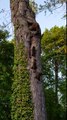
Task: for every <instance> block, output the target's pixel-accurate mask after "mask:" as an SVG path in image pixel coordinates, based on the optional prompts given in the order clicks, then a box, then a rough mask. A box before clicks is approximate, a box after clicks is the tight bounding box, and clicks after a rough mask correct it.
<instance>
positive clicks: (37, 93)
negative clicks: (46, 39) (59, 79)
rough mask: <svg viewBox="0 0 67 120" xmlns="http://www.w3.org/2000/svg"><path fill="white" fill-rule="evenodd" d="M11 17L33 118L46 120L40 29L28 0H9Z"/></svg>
mask: <svg viewBox="0 0 67 120" xmlns="http://www.w3.org/2000/svg"><path fill="white" fill-rule="evenodd" d="M10 8H11V17H12V22H13V25H14V30H15V38H16V45H18V43H19V41H23V42H24V45H25V54H26V55H27V60H28V66H27V69H28V71H29V74H30V86H31V92H32V101H33V104H34V120H46V111H45V99H44V93H43V86H42V81H41V62H40V54H41V44H40V38H41V31H40V27H39V24H38V23H37V22H36V20H35V14H34V12H33V11H32V9H31V8H30V6H29V0H10Z"/></svg>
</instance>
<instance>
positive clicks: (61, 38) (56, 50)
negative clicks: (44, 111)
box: [42, 26, 66, 120]
mask: <svg viewBox="0 0 67 120" xmlns="http://www.w3.org/2000/svg"><path fill="white" fill-rule="evenodd" d="M65 31H66V29H65V27H61V28H59V27H57V26H54V27H53V28H51V29H50V30H48V29H46V30H45V32H44V34H43V36H42V51H43V52H42V64H43V80H44V83H45V89H46V90H47V89H48V91H47V94H48V93H49V90H50V93H51V94H54V95H53V97H54V98H53V101H54V108H56V110H55V109H53V111H54V110H55V112H54V114H53V115H54V116H51V118H50V117H49V119H51V120H52V119H56V120H57V119H62V116H63V115H62V116H61V114H62V113H59V112H60V111H59V110H60V109H61V107H60V106H59V104H60V102H59V94H58V93H60V94H62V92H61V88H62V87H61V86H62V84H64V85H65V84H66V82H65V77H66V76H65V61H66V60H65V58H66V50H65V49H66V46H65V38H66V37H65V34H66V32H65ZM44 63H46V64H44ZM45 70H46V71H45ZM62 91H64V92H65V89H64V88H63V90H62ZM52 92H53V93H52ZM50 93H49V94H50ZM65 94H66V93H64V96H65ZM46 96H47V95H46ZM62 96H63V95H62ZM51 97H52V96H51ZM64 99H65V97H64ZM60 101H61V100H60ZM46 102H47V101H46ZM63 106H65V103H64V105H63ZM51 109H52V108H51ZM48 112H49V110H48ZM49 116H50V113H49Z"/></svg>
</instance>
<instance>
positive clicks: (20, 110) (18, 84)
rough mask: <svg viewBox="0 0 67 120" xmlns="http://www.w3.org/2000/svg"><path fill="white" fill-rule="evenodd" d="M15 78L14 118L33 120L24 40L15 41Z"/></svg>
mask: <svg viewBox="0 0 67 120" xmlns="http://www.w3.org/2000/svg"><path fill="white" fill-rule="evenodd" d="M14 52H15V53H14V55H15V56H14V79H13V85H12V96H11V106H12V109H11V117H12V120H32V119H33V113H32V112H33V106H32V102H31V92H30V81H29V73H28V71H27V69H26V68H27V58H26V55H25V53H24V45H23V42H19V43H18V45H16V43H15V49H14Z"/></svg>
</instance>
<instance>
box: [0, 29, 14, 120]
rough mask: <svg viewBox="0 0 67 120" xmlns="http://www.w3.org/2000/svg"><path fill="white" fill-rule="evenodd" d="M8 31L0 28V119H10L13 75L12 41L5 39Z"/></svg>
mask: <svg viewBox="0 0 67 120" xmlns="http://www.w3.org/2000/svg"><path fill="white" fill-rule="evenodd" d="M8 36H9V33H8V31H3V30H1V29H0V120H11V115H10V108H11V107H10V96H11V85H12V77H13V72H12V68H13V48H14V47H13V43H11V42H8V41H7V40H6V39H7V37H8Z"/></svg>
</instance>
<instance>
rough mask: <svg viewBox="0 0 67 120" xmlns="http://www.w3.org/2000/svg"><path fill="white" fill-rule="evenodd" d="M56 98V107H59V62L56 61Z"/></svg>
mask: <svg viewBox="0 0 67 120" xmlns="http://www.w3.org/2000/svg"><path fill="white" fill-rule="evenodd" d="M55 95H56V96H55V97H56V105H58V61H57V60H55Z"/></svg>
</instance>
